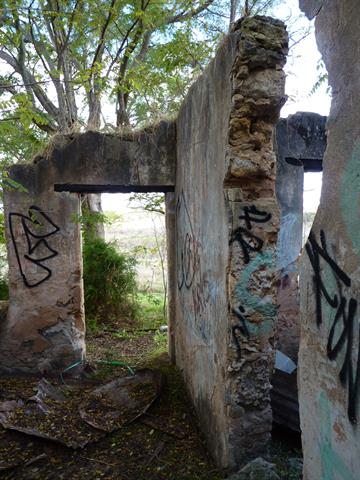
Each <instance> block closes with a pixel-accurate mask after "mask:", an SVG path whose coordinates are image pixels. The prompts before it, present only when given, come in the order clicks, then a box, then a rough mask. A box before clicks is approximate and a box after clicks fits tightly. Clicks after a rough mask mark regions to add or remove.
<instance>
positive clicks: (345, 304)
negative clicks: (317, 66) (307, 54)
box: [299, 0, 360, 480]
mask: <svg viewBox="0 0 360 480" xmlns="http://www.w3.org/2000/svg"><path fill="white" fill-rule="evenodd" d="M300 5H301V6H302V7H303V8H304V11H305V12H306V13H307V14H308V15H309V16H312V15H315V14H316V13H318V14H317V17H316V22H315V25H316V37H317V42H318V45H319V48H320V51H321V53H322V55H323V58H324V61H325V63H326V67H327V70H328V73H329V82H330V85H331V87H332V92H333V98H332V105H331V111H330V116H329V119H328V147H327V151H326V154H325V158H324V164H323V165H324V170H323V188H322V195H321V203H320V208H319V211H318V213H317V216H316V219H315V223H314V226H313V229H312V232H311V236H310V237H309V241H308V243H307V245H306V253H304V255H303V257H302V268H301V273H300V278H301V313H302V325H301V326H302V329H301V344H300V354H299V359H300V408H301V410H300V413H301V426H302V439H303V448H304V459H305V463H304V479H306V480H318V479H321V480H330V479H331V480H333V479H334V480H355V479H358V478H359V471H360V455H359V444H360V430H359V419H360V411H359V393H360V389H359V386H360V385H359V382H360V355H359V345H360V344H359V341H360V338H359V300H360V294H359V292H360V203H359V199H360V195H359V194H360V118H359V117H360V62H359V58H360V33H359V21H360V10H359V4H358V1H357V0H346V1H344V0H329V1H327V2H325V1H314V0H313V1H310V0H307V1H305V0H303V1H302V2H300Z"/></svg>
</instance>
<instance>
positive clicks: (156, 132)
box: [0, 122, 175, 372]
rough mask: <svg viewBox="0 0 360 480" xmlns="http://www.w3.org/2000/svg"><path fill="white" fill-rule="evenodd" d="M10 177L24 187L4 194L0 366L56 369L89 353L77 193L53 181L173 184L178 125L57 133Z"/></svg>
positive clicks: (105, 187) (133, 185)
mask: <svg viewBox="0 0 360 480" xmlns="http://www.w3.org/2000/svg"><path fill="white" fill-rule="evenodd" d="M10 178H12V179H13V180H15V181H17V182H19V183H20V184H21V185H22V187H24V188H26V192H23V191H16V190H7V191H5V195H4V207H5V217H6V232H7V248H8V259H9V280H10V292H9V293H10V303H9V310H8V315H7V319H6V321H3V322H1V325H0V328H1V331H0V334H1V336H0V369H1V370H3V371H4V370H9V371H16V370H18V371H22V372H39V371H40V372H45V371H54V370H59V369H61V368H64V367H66V366H68V365H69V364H71V363H72V362H74V361H77V360H80V359H82V358H83V357H84V355H85V343H84V333H85V322H84V306H83V283H82V255H81V239H80V225H79V223H78V222H77V221H76V218H78V216H79V214H80V201H79V195H78V194H77V193H68V192H66V191H64V192H55V191H54V188H55V186H56V185H57V186H61V185H62V187H61V188H62V189H65V190H66V189H67V188H68V187H72V188H73V189H74V190H75V191H76V188H77V186H85V187H86V186H88V187H91V186H94V185H95V186H96V187H97V188H98V189H100V191H101V190H103V191H106V190H108V189H111V188H112V187H117V186H121V187H130V188H136V187H145V188H149V189H151V188H154V187H157V188H160V189H161V188H163V187H164V188H166V187H171V186H173V185H174V183H175V125H174V124H173V123H166V122H162V123H160V124H159V125H158V126H157V127H154V128H153V129H148V130H146V131H142V132H138V133H134V134H132V135H128V136H117V135H105V134H100V133H95V132H88V133H85V134H80V135H74V136H71V135H67V136H60V137H58V138H56V139H55V140H54V142H53V143H52V145H51V146H49V148H48V151H46V152H44V154H43V155H41V156H38V157H37V158H36V159H35V160H34V162H33V163H31V164H26V165H16V166H14V167H12V168H11V170H10ZM64 185H65V186H64ZM90 190H91V188H90Z"/></svg>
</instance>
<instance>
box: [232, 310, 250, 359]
mask: <svg viewBox="0 0 360 480" xmlns="http://www.w3.org/2000/svg"><path fill="white" fill-rule="evenodd" d="M232 313H233V314H234V315H235V316H236V318H237V319H238V320H239V323H238V324H237V325H234V326H233V327H232V328H231V333H232V336H233V339H234V342H235V347H236V351H237V359H238V360H241V345H240V340H239V336H240V335H243V336H244V337H246V338H250V332H249V329H248V327H247V325H246V318H245V316H244V313H245V309H244V308H243V307H242V306H241V305H239V306H238V308H233V309H232Z"/></svg>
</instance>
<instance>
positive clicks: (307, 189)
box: [302, 171, 322, 246]
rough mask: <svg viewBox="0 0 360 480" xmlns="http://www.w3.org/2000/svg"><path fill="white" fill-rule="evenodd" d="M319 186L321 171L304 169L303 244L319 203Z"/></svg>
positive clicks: (320, 183)
mask: <svg viewBox="0 0 360 480" xmlns="http://www.w3.org/2000/svg"><path fill="white" fill-rule="evenodd" d="M321 186H322V171H316V172H313V171H305V173H304V190H303V192H304V193H303V238H302V245H303V246H304V245H305V243H306V241H307V238H308V236H309V233H310V231H311V227H312V225H313V223H314V220H315V215H316V212H317V209H318V207H319V204H320V196H321Z"/></svg>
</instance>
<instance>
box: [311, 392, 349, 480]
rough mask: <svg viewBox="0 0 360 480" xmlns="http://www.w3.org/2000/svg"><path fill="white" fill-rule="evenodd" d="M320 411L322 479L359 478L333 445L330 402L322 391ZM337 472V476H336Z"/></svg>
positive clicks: (319, 402)
mask: <svg viewBox="0 0 360 480" xmlns="http://www.w3.org/2000/svg"><path fill="white" fill-rule="evenodd" d="M318 410H319V413H320V439H319V450H320V459H321V465H322V476H321V480H334V478H337V479H338V480H357V479H358V477H357V476H356V477H355V475H354V474H353V473H352V472H351V470H350V469H349V468H348V467H347V466H346V464H345V462H344V460H343V459H342V458H341V456H340V455H339V454H338V453H337V452H336V451H335V450H334V447H333V446H332V438H331V436H332V424H333V422H332V421H331V408H330V402H329V400H328V398H327V397H326V395H325V393H324V392H321V393H320V397H319V401H318ZM334 474H336V477H334Z"/></svg>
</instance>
